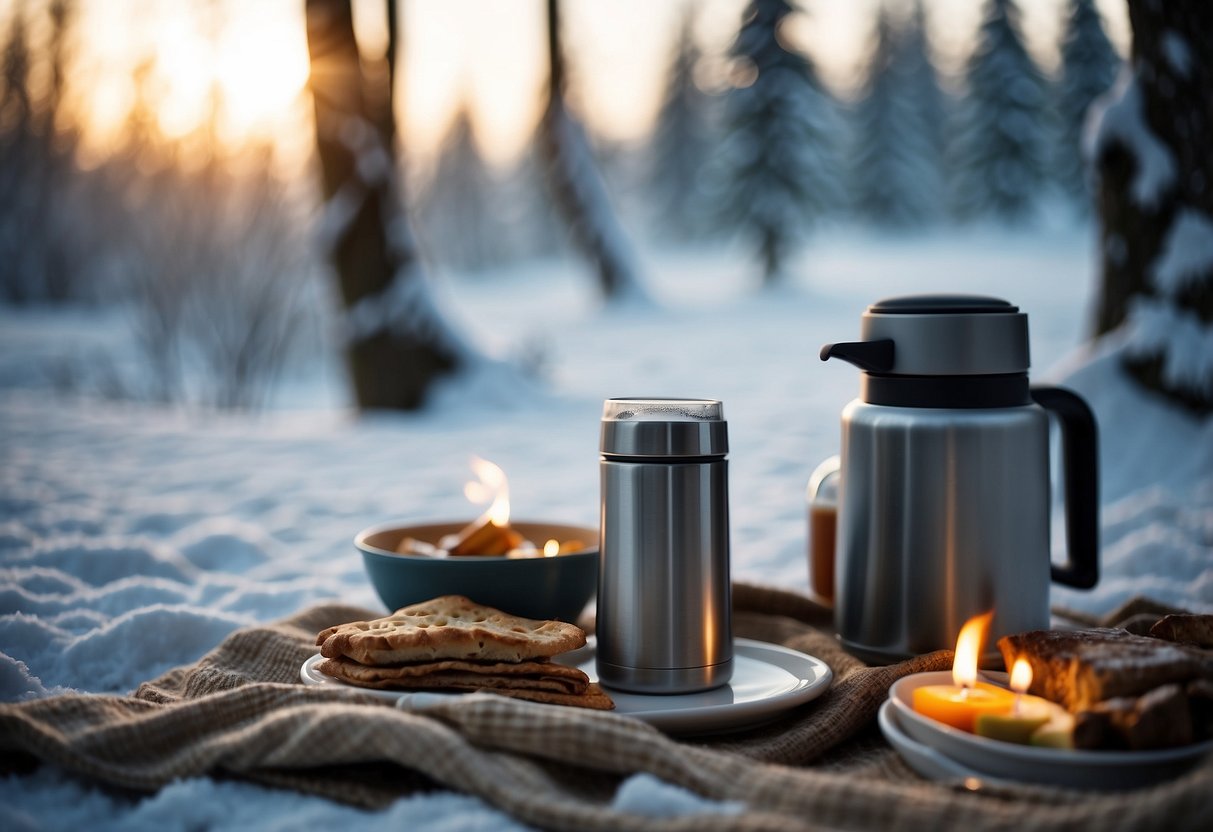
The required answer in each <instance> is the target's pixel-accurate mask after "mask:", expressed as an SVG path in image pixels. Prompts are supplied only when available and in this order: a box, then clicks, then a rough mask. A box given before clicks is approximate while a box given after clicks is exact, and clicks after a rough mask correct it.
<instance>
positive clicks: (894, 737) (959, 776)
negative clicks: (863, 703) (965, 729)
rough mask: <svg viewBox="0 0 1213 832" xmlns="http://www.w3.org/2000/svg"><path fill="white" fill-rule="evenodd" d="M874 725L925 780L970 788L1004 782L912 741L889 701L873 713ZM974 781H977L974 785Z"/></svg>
mask: <svg viewBox="0 0 1213 832" xmlns="http://www.w3.org/2000/svg"><path fill="white" fill-rule="evenodd" d="M876 722H877V724H878V725H879V726H880V732H881V733H882V734H884V738H885V739H886V740H888V741H889V745H891V746H893V748H895V749H896V750H897V753H898V754H900V755H901V757H902V759H903V760H905V761H906V763H907V764H908V765H909V766H910V768H912V769H914V770H915V771H916V772H918V773H919V774H921V775H922V776H923V777H926V778H927V779H928V780H963V781H965V785H967V786H969V788H976V787H980V785H995V784H1001V783H1002V782H1003V781H1001V780H998V779H997V778H993V777H990V776H989V775H987V774H983V773H982V772H980V771H977V770H975V769H971V768H968V767H967V766H964V765H962V764H960V763H958V762H956V761H955V760H953V759H952V758H951V757H948V756H946V755H944V754H941V753H940V752H938V751H936V750H935V749H934V748H932V747H931V746H929V745H923V744H922V743H920V742H918V741H917V740H913V739H911V738H910V736H909V735H908V734H906V733H905V732H904V731H903V730H902V729H901V725H900V723H898V721H897V713H896V711H895V710H894V708H893V703H892V702H889V701H886V702H885V703H884V704H883V705H881V706H880V710H879V711H878V712H877V714H876ZM974 780H976V781H978V782H973V781H974Z"/></svg>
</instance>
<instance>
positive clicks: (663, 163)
mask: <svg viewBox="0 0 1213 832" xmlns="http://www.w3.org/2000/svg"><path fill="white" fill-rule="evenodd" d="M695 11H696V6H694V5H688V6H687V7H686V9H685V11H684V13H683V19H682V26H681V27H680V28H679V31H678V42H677V44H676V47H675V50H674V60H673V63H672V65H671V66H670V70H669V75H668V77H667V81H666V88H665V98H664V99H663V102H662V105H661V111H660V112H659V113H658V114H657V127H656V129H655V130H654V131H653V139H652V144H651V146H650V158H649V176H648V181H649V191H650V193H651V195H652V198H653V214H654V218H655V220H656V222H657V224H658V226H659V228H660V229H661V230H662V231H664V232H665V233H666V234H668V235H669V236H670V237H672V238H674V239H676V240H690V239H694V238H696V237H701V236H703V234H704V232H705V231H706V228H707V223H706V217H705V209H704V182H703V175H704V171H705V170H706V168H707V164H708V160H709V159H710V158H711V155H712V151H713V150H714V149H715V147H716V139H717V137H716V136H715V135H714V132H715V126H716V125H715V124H714V123H713V119H712V117H711V116H712V113H711V108H712V104H713V101H712V96H711V95H709V94H708V93H706V92H704V91H703V90H702V89H700V88H699V86H698V85H697V84H696V83H695V68H696V65H697V64H698V63H699V47H697V46H696V45H695Z"/></svg>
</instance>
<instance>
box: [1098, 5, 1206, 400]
mask: <svg viewBox="0 0 1213 832" xmlns="http://www.w3.org/2000/svg"><path fill="white" fill-rule="evenodd" d="M1129 21H1130V23H1131V24H1132V26H1133V50H1132V56H1131V59H1130V65H1129V67H1128V71H1126V72H1124V73H1122V74H1121V77H1120V80H1119V81H1118V82H1117V84H1116V87H1115V88H1114V89H1113V90H1112V92H1110V93H1109V94H1108V96H1107V98H1106V99H1103V100H1101V101H1100V102H1098V103H1097V106H1098V107H1100V108H1101V111H1100V112H1097V113H1094V114H1093V117H1092V135H1091V138H1092V147H1091V153H1090V156H1091V158H1092V159H1093V160H1094V163H1095V165H1096V171H1097V173H1098V179H1099V217H1100V225H1101V232H1100V233H1101V235H1102V244H1103V245H1102V253H1103V287H1102V289H1103V291H1102V293H1101V297H1100V299H1099V309H1098V320H1097V322H1096V326H1097V331H1098V332H1100V333H1103V332H1108V331H1110V330H1112V329H1115V328H1116V327H1118V326H1121V325H1122V324H1123V325H1125V328H1126V335H1127V341H1126V344H1125V351H1124V356H1125V364H1126V366H1127V367H1128V369H1129V371H1130V372H1131V373H1132V374H1133V375H1134V376H1135V377H1136V378H1137V379H1138V380H1140V381H1141V382H1143V383H1144V384H1145V385H1146V386H1148V387H1150V388H1152V389H1155V390H1160V391H1162V392H1164V393H1166V394H1168V395H1170V396H1171V397H1173V398H1175V399H1177V400H1179V401H1182V402H1184V403H1186V404H1187V405H1189V406H1190V407H1192V408H1193V409H1194V410H1196V411H1197V412H1199V413H1204V414H1209V413H1213V153H1211V152H1210V149H1209V137H1210V136H1213V3H1209V2H1207V0H1168V2H1166V3H1155V2H1149V1H1148V0H1129Z"/></svg>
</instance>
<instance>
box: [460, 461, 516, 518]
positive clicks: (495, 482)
mask: <svg viewBox="0 0 1213 832" xmlns="http://www.w3.org/2000/svg"><path fill="white" fill-rule="evenodd" d="M471 466H472V473H474V474H475V475H476V479H474V480H469V481H468V482H467V483H466V484H465V485H464V486H463V494H464V496H465V497H467V498H468V499H469V500H470V501H471V502H473V503H486V502H488V501H489V500H492V501H493V502H492V505H490V506H489V509H488V511H486V512H485V516H486V517H488V519H489V522H490V523H492V524H493V525H494V526H497V527H500V528H504V527H505V526H508V525H509V524H510V484H509V481H508V480H506V478H505V471H502V470H501V468H500V467H498V466H497V465H494V464H493V463H491V462H489V461H488V460H487V459H481V458H480V457H478V456H473V457H472V460H471Z"/></svg>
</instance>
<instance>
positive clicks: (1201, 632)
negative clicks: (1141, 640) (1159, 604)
mask: <svg viewBox="0 0 1213 832" xmlns="http://www.w3.org/2000/svg"><path fill="white" fill-rule="evenodd" d="M1150 635H1152V636H1154V637H1155V638H1161V639H1166V640H1167V641H1174V642H1178V643H1180V644H1193V645H1196V646H1197V647H1213V615H1167V616H1163V618H1162V619H1161V620H1160V621H1158V622H1157V623H1156V624H1155V625H1154V626H1153V627H1151V628H1150Z"/></svg>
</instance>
